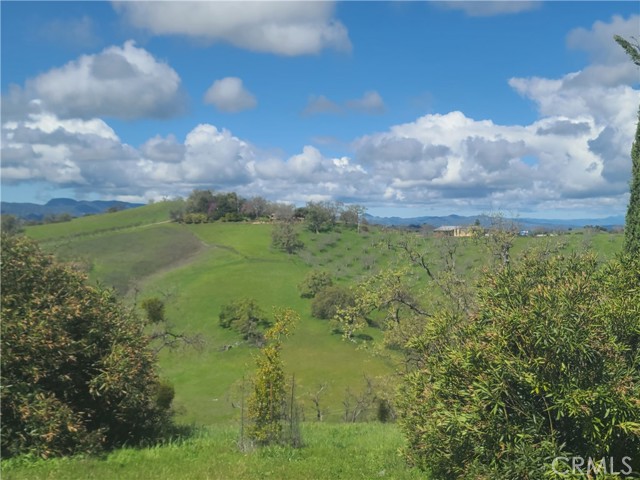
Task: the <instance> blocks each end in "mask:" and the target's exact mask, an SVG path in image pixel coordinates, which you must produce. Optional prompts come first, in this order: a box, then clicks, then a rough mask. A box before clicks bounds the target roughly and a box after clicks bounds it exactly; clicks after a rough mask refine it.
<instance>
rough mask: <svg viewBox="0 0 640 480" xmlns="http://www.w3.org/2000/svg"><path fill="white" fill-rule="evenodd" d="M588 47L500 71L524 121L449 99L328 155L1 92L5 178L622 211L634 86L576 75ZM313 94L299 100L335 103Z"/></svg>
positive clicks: (383, 201)
mask: <svg viewBox="0 0 640 480" xmlns="http://www.w3.org/2000/svg"><path fill="white" fill-rule="evenodd" d="M614 22H615V20H614ZM602 28H604V27H601V26H594V28H593V29H592V30H591V31H585V32H582V33H580V35H582V38H584V39H585V42H586V44H589V38H591V37H590V36H589V35H590V33H589V32H591V35H599V34H600V33H599V32H600V31H601V29H602ZM594 45H595V44H594ZM589 48H591V47H589ZM593 48H595V47H593ZM607 48H608V47H607ZM593 58H594V62H593V63H592V64H590V65H589V66H587V67H586V68H585V69H583V70H581V71H577V72H572V73H568V74H566V75H563V76H561V77H558V78H542V77H528V78H512V79H510V80H509V84H510V85H511V87H512V88H513V89H514V90H515V91H516V92H518V93H520V94H521V95H522V96H523V98H525V99H526V100H527V101H531V102H533V103H534V105H536V107H537V109H538V118H537V119H536V120H535V121H533V122H530V123H529V124H525V125H515V124H498V123H495V122H493V121H491V120H488V119H475V118H471V117H469V116H467V115H465V114H464V113H463V112H459V111H454V112H448V113H442V114H429V115H424V116H421V117H419V118H416V119H415V120H414V121H410V122H406V123H402V124H396V125H392V126H390V127H389V128H387V129H383V130H382V131H378V132H372V133H370V134H368V135H363V136H361V137H359V138H357V139H355V140H354V141H353V142H352V143H351V144H350V146H349V148H348V149H346V148H345V151H347V150H348V151H349V152H350V154H349V156H330V155H327V154H325V153H323V152H322V151H321V149H320V148H318V147H317V146H313V145H305V146H304V147H303V148H302V149H301V151H300V152H297V153H295V154H293V155H288V156H284V155H279V154H274V153H273V152H265V151H261V150H260V149H259V148H257V147H256V146H255V145H253V144H252V143H251V141H250V140H248V139H243V138H239V137H238V136H236V135H234V134H233V133H232V132H231V131H229V130H227V129H225V128H221V127H217V126H214V125H210V124H200V125H197V126H195V127H194V128H193V129H192V130H191V131H190V132H189V133H188V134H187V135H186V136H185V137H184V138H183V139H179V138H176V137H175V136H172V135H168V136H158V135H156V136H154V137H152V138H150V139H148V140H147V141H146V142H144V143H143V144H142V145H141V146H139V147H138V148H136V147H132V146H130V145H127V144H125V143H123V142H122V141H121V140H120V139H119V137H118V136H117V134H116V132H115V131H114V130H113V129H112V128H111V127H110V126H109V125H108V124H107V123H106V122H105V121H104V120H100V119H97V118H64V117H61V116H60V115H57V114H54V113H52V112H50V111H48V110H47V108H48V105H47V103H46V102H45V101H44V100H42V101H38V100H33V99H31V100H29V99H28V97H26V98H22V97H21V96H20V95H23V94H24V91H18V92H17V93H16V92H14V93H11V92H10V94H9V95H10V97H11V99H12V100H14V103H11V102H9V103H8V106H7V109H8V111H14V110H15V111H18V110H20V108H22V109H23V113H24V115H23V117H22V118H20V117H18V116H9V117H6V118H4V117H3V121H4V123H3V124H2V137H1V140H2V159H3V162H2V181H3V182H4V183H14V184H15V183H23V182H30V181H38V180H39V181H44V182H47V183H49V184H51V185H54V186H58V187H60V186H67V187H73V188H76V189H77V190H78V191H79V192H92V193H98V194H101V195H102V196H104V197H116V196H121V195H133V196H136V197H139V198H143V197H144V198H150V197H153V196H163V195H167V196H172V195H175V194H182V195H185V194H188V193H189V192H190V191H191V190H192V189H193V188H214V189H218V190H227V191H229V190H235V191H237V192H238V193H240V194H241V195H245V196H253V195H264V196H266V197H268V198H270V199H272V200H283V201H290V202H295V203H300V202H303V201H306V200H309V199H336V200H344V201H349V202H357V203H361V204H366V205H369V206H372V205H378V206H379V205H386V206H403V207H407V206H422V207H430V208H434V209H438V210H441V211H474V212H478V211H492V210H506V211H514V210H515V211H519V212H522V213H524V212H529V211H541V210H545V209H548V210H552V209H553V210H561V209H566V211H571V210H572V209H581V211H583V212H584V211H588V212H590V213H593V214H603V215H605V214H610V212H611V211H612V210H614V209H615V210H618V211H622V210H623V209H624V208H625V206H626V203H627V199H628V179H629V178H630V169H631V165H630V163H631V162H630V160H629V150H630V147H631V143H632V141H633V136H634V132H635V125H636V121H637V117H636V115H637V110H636V108H637V105H638V103H640V91H638V89H635V88H634V87H633V85H629V84H625V83H620V80H618V81H616V82H607V81H598V78H597V77H596V76H594V75H586V74H585V72H587V71H588V70H589V69H591V71H596V70H595V69H596V67H603V68H604V67H605V66H607V65H608V66H611V67H613V68H617V66H618V65H619V63H617V62H613V61H611V60H610V59H609V57H606V59H605V60H602V62H610V63H607V64H606V65H605V64H604V63H598V60H597V59H598V58H600V57H599V56H598V55H596V54H595V53H594V57H593ZM623 60H624V61H628V60H626V59H624V58H623V57H620V60H619V61H620V62H622V61H623ZM629 63H631V62H629ZM128 65H131V62H128V63H125V62H122V61H121V59H119V58H117V59H116V58H112V57H111V56H109V55H106V54H105V55H103V56H102V58H101V59H100V60H99V61H97V62H95V61H92V62H91V66H92V68H93V69H94V70H95V71H98V72H102V71H103V69H104V70H106V71H105V72H103V73H101V76H103V77H105V76H108V75H112V76H113V77H116V78H129V77H130V76H131V75H132V74H135V69H134V70H133V73H132V70H131V69H130V68H129V67H128ZM134 78H135V77H134ZM619 78H620V77H619ZM578 80H579V81H578ZM367 99H369V101H365V100H367ZM371 99H373V100H375V95H367V94H365V95H364V96H363V97H361V98H360V99H359V100H360V101H361V104H359V106H360V107H362V108H364V107H365V106H366V107H367V108H370V107H372V106H375V105H378V106H380V105H383V102H382V101H381V99H380V101H372V100H371ZM320 100H321V98H320V97H315V102H310V104H315V105H316V108H318V107H317V106H318V105H320V106H321V105H322V102H324V104H325V109H326V105H329V106H331V105H337V106H338V107H340V105H339V104H336V103H335V102H332V101H331V100H329V99H326V97H325V98H324V100H322V101H320ZM348 106H349V107H350V108H351V109H352V110H353V109H354V108H355V106H354V105H353V104H349V102H344V103H343V104H342V106H341V107H340V108H343V109H344V111H349V110H347V108H348ZM4 107H5V103H4V102H3V108H4ZM3 114H4V110H3ZM333 149H334V148H332V150H333ZM572 213H573V212H572Z"/></svg>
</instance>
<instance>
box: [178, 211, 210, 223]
mask: <svg viewBox="0 0 640 480" xmlns="http://www.w3.org/2000/svg"><path fill="white" fill-rule="evenodd" d="M182 221H183V222H184V223H207V222H208V221H209V218H208V217H207V215H206V214H204V213H186V214H185V215H184V216H183V217H182Z"/></svg>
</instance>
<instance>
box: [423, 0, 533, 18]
mask: <svg viewBox="0 0 640 480" xmlns="http://www.w3.org/2000/svg"><path fill="white" fill-rule="evenodd" d="M434 4H435V5H438V6H439V7H442V8H447V9H450V10H460V11H462V12H464V13H466V14H467V15H468V16H470V17H492V16H495V15H509V14H516V13H521V12H527V11H530V10H535V9H536V8H538V7H540V4H541V2H538V1H535V2H528V1H521V2H513V1H511V2H507V1H444V2H434Z"/></svg>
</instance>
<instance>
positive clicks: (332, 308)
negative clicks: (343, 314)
mask: <svg viewBox="0 0 640 480" xmlns="http://www.w3.org/2000/svg"><path fill="white" fill-rule="evenodd" d="M354 304H355V300H354V297H353V294H352V293H351V291H349V289H347V288H345V287H342V286H339V285H332V286H329V287H325V288H323V289H322V290H320V291H319V292H318V293H317V294H316V296H315V297H314V299H313V301H312V302H311V315H313V316H314V317H315V318H320V319H323V320H331V319H332V318H333V317H334V316H335V315H336V313H338V310H341V309H345V308H347V307H351V306H353V305H354Z"/></svg>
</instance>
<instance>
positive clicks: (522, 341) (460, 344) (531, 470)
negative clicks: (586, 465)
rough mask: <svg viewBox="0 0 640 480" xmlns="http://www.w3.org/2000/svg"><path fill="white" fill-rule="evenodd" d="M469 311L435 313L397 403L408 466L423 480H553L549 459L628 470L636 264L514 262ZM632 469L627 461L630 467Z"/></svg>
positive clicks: (638, 384) (639, 319)
mask: <svg viewBox="0 0 640 480" xmlns="http://www.w3.org/2000/svg"><path fill="white" fill-rule="evenodd" d="M511 263H512V264H511V265H510V266H506V267H503V268H501V269H499V270H498V271H496V272H494V273H491V274H487V275H486V277H485V278H484V280H483V281H482V283H481V286H480V289H479V292H478V310H477V312H476V313H474V314H472V315H471V316H469V317H456V316H455V315H454V314H451V313H447V312H446V311H442V312H440V313H439V314H437V315H436V316H435V317H433V318H432V319H430V321H429V324H428V325H427V328H426V330H425V333H424V334H423V335H422V336H421V337H420V338H416V339H414V341H413V343H412V347H413V349H414V351H415V352H417V353H418V354H419V355H420V357H421V364H422V365H423V366H422V367H421V368H420V369H419V370H418V371H415V372H413V373H411V374H409V375H407V376H406V378H405V380H404V383H403V387H402V389H401V392H400V395H399V397H398V404H399V413H400V419H401V425H402V427H403V430H404V432H405V434H406V436H407V440H408V447H407V449H406V455H407V457H408V459H409V460H410V461H411V462H412V463H414V464H416V465H418V466H420V467H422V468H424V469H428V470H430V471H431V473H432V474H433V475H434V478H464V479H467V478H493V479H512V478H554V475H555V474H554V472H553V471H552V469H551V462H552V461H553V459H554V458H555V457H559V456H564V457H572V456H574V455H575V456H580V457H583V458H585V459H586V458H588V457H590V458H593V459H601V458H603V457H605V458H611V457H613V458H615V459H616V462H617V464H618V465H620V462H621V461H622V458H623V457H624V456H628V457H632V458H633V459H634V460H635V462H636V463H637V462H638V452H639V451H640V423H638V419H639V418H640V349H639V345H640V289H639V288H638V285H640V260H639V259H638V258H635V259H631V258H627V259H621V260H616V261H612V262H610V263H609V264H607V265H605V266H604V267H599V266H598V263H597V262H596V260H595V258H594V257H593V256H591V255H581V256H572V257H569V258H563V257H543V256H542V255H533V254H529V255H527V256H525V257H524V258H523V259H522V260H521V261H518V262H515V261H514V262H511ZM634 469H635V471H638V465H635V467H634Z"/></svg>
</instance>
